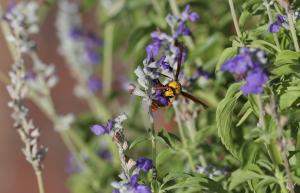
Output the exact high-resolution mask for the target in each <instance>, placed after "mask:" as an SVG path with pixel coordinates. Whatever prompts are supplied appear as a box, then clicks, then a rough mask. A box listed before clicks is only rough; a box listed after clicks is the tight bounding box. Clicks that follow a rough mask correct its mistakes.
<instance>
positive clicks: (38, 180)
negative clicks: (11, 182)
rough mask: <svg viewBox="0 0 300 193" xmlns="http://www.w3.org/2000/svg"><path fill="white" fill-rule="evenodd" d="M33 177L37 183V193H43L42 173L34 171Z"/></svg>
mask: <svg viewBox="0 0 300 193" xmlns="http://www.w3.org/2000/svg"><path fill="white" fill-rule="evenodd" d="M35 175H36V179H37V183H38V188H39V193H45V189H44V182H43V176H42V171H36V172H35Z"/></svg>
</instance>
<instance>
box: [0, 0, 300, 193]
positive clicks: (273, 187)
mask: <svg viewBox="0 0 300 193" xmlns="http://www.w3.org/2000/svg"><path fill="white" fill-rule="evenodd" d="M225 2H226V1H224V2H222V3H221V2H220V1H189V2H186V1H176V0H168V1H158V0H151V1H147V0H139V1H135V0H129V1H123V0H105V1H99V2H98V1H96V0H83V1H68V0H61V1H58V2H52V4H53V5H54V4H56V5H57V17H56V22H55V23H56V30H57V36H58V39H59V45H58V52H59V54H61V55H62V56H63V57H64V59H65V62H66V64H67V66H68V68H69V70H70V73H71V74H72V75H73V77H74V80H75V81H76V84H75V85H76V86H75V88H74V95H75V96H77V97H79V98H82V99H84V100H85V101H86V102H87V103H88V105H89V110H88V111H91V113H89V112H88V113H82V114H79V115H77V116H75V115H73V114H68V115H60V114H59V113H58V112H57V111H56V109H55V104H54V103H53V102H52V98H51V95H50V92H51V88H52V87H53V86H55V84H57V83H58V77H57V76H56V75H55V68H54V66H53V65H48V64H44V62H43V61H42V59H41V58H40V57H39V56H38V54H37V52H36V49H37V47H38V46H37V45H36V43H35V42H34V40H33V38H32V35H33V34H35V33H37V32H38V29H39V27H38V26H39V23H38V21H39V15H38V10H37V7H38V5H37V3H36V2H33V1H29V2H25V1H24V2H22V1H21V2H20V3H17V4H14V5H13V6H11V7H9V8H8V10H7V11H6V12H5V14H4V15H3V22H2V28H3V31H4V32H5V34H6V36H7V38H8V40H9V42H8V43H9V45H10V46H11V47H10V48H11V52H12V54H13V57H14V59H15V63H14V65H12V71H11V73H10V78H11V84H10V86H9V87H8V91H9V94H10V96H11V99H12V101H11V102H10V107H12V110H13V119H14V120H15V122H16V123H17V124H16V125H17V129H18V131H19V133H20V135H21V139H22V141H24V144H25V149H24V153H25V155H26V159H27V160H28V161H29V162H30V163H31V164H32V165H33V168H34V170H35V172H37V173H38V174H40V172H41V171H42V168H43V167H42V160H43V158H44V156H45V153H46V149H45V148H44V147H43V146H38V144H37V141H38V137H39V132H38V129H37V128H36V127H34V126H33V125H32V123H31V121H28V118H27V110H26V109H25V107H24V106H23V105H22V102H23V99H24V98H25V97H26V98H28V99H30V100H32V101H34V102H35V103H36V104H37V106H38V107H39V108H41V109H42V110H43V111H44V112H45V113H46V115H47V116H48V117H49V119H50V120H51V121H52V122H53V124H54V127H55V128H56V130H57V131H59V133H60V134H61V137H62V139H63V140H64V142H65V144H66V145H67V146H68V148H69V151H70V157H69V159H68V165H67V172H68V173H69V175H70V178H69V180H68V184H69V187H70V191H71V192H74V193H82V192H86V193H99V192H103V193H106V192H114V193H169V192H174V193H177V192H178V193H179V192H195V193H196V192H207V193H226V192H227V193H229V192H232V193H239V192H249V193H250V192H255V193H279V192H280V193H288V192H290V193H295V192H298V191H300V189H299V169H298V166H299V164H300V161H299V159H300V156H299V147H300V145H299V144H300V143H299V139H300V138H299V136H300V135H299V118H298V117H299V116H298V112H299V110H298V107H299V97H300V92H299V86H300V81H299V77H298V73H299V72H298V71H299V67H298V65H299V63H300V54H299V35H300V32H299V30H300V21H299V5H300V4H299V3H298V2H297V1H287V0H278V1H275V0H249V1H241V0H228V3H227V2H226V3H225ZM188 3H189V4H188ZM49 5H51V2H48V6H49ZM53 7H54V8H55V6H53ZM50 8H51V7H50ZM88 12H89V13H96V14H95V16H97V18H96V19H95V21H96V22H98V23H97V25H99V26H100V27H99V28H96V29H94V30H93V33H91V32H90V31H89V30H88V29H87V26H85V20H84V18H85V17H86V15H85V14H87V13H88ZM145 15H146V16H147V17H145ZM46 16H47V14H46ZM93 16H94V15H93ZM99 34H101V37H103V38H99V37H100V36H99ZM235 34H236V35H235ZM102 51H103V52H102ZM24 57H29V59H31V60H30V61H31V62H32V65H27V62H26V65H25V62H24V61H26V60H24V59H23V58H24ZM116 61H121V62H120V63H116ZM115 67H116V68H115ZM120 72H121V73H120ZM4 79H5V77H4ZM60 81H63V79H62V78H61V77H60ZM125 84H126V85H128V90H126V91H125V92H124V89H122V88H123V85H125ZM114 85H116V87H114ZM119 85H122V86H119ZM132 95H135V96H132ZM136 96H137V97H136ZM120 112H126V113H121V114H120ZM114 115H118V116H114ZM125 120H126V121H125ZM125 128H126V129H125ZM44 171H45V172H47V166H46V167H45V170H44ZM38 179H39V181H40V180H41V178H40V177H38ZM41 182H42V181H40V184H41ZM40 191H41V192H43V188H42V186H40Z"/></svg>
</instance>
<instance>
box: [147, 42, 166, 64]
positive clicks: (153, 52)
mask: <svg viewBox="0 0 300 193" xmlns="http://www.w3.org/2000/svg"><path fill="white" fill-rule="evenodd" d="M161 44H162V43H161V41H160V40H159V39H154V40H153V42H151V43H150V44H148V45H147V46H146V52H147V59H148V60H151V58H153V57H155V56H157V55H158V53H159V50H160V48H161Z"/></svg>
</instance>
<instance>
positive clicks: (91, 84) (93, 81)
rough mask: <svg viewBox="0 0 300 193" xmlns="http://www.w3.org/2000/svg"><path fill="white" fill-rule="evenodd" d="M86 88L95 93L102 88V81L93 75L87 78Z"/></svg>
mask: <svg viewBox="0 0 300 193" xmlns="http://www.w3.org/2000/svg"><path fill="white" fill-rule="evenodd" d="M88 88H89V89H90V91H91V92H93V93H95V92H98V91H99V90H101V89H102V82H101V81H100V80H99V79H98V78H97V77H95V76H92V77H91V78H90V79H89V80H88Z"/></svg>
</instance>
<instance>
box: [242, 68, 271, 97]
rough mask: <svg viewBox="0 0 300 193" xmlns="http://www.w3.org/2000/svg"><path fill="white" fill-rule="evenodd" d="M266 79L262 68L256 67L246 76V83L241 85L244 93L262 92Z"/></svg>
mask: <svg viewBox="0 0 300 193" xmlns="http://www.w3.org/2000/svg"><path fill="white" fill-rule="evenodd" d="M267 81H268V76H267V74H266V73H265V71H264V70H262V69H260V68H256V69H254V70H252V71H250V72H249V73H248V75H247V77H246V84H245V85H244V86H242V87H241V90H242V92H243V93H244V94H259V93H262V92H263V85H264V84H265V83H266V82H267Z"/></svg>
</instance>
